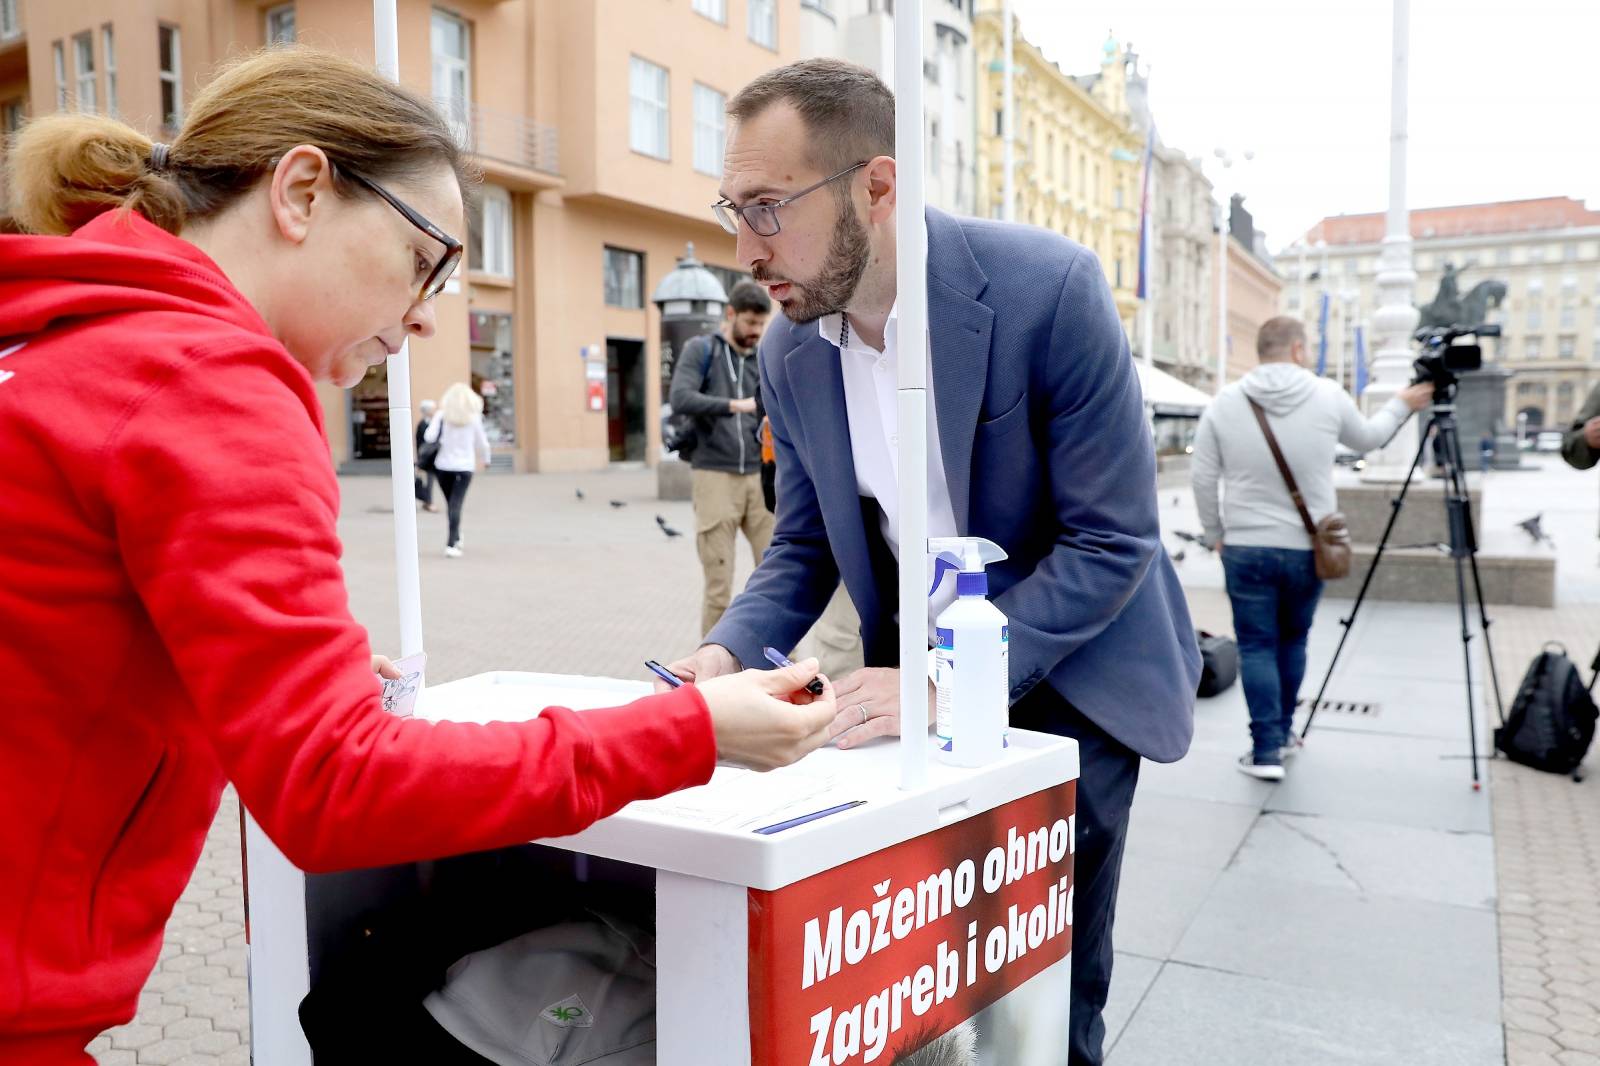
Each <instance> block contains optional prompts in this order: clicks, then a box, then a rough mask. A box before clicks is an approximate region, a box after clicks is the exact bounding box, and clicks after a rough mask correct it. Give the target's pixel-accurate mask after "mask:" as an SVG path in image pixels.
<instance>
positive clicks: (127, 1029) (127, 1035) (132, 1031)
mask: <svg viewBox="0 0 1600 1066" xmlns="http://www.w3.org/2000/svg"><path fill="white" fill-rule="evenodd" d="M107 1035H108V1036H109V1037H110V1038H111V1046H112V1047H114V1048H128V1049H131V1050H134V1051H137V1050H139V1049H140V1048H145V1047H149V1046H150V1045H151V1044H154V1043H155V1042H156V1041H158V1040H160V1039H161V1027H160V1026H158V1025H144V1024H141V1023H140V1022H138V1021H135V1022H133V1023H132V1024H131V1025H124V1026H122V1027H120V1028H117V1029H113V1030H111V1032H110V1033H108V1034H107Z"/></svg>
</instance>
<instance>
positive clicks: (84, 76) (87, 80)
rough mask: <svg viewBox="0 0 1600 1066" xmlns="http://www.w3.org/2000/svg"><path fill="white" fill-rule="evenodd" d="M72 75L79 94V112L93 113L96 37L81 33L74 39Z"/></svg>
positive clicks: (94, 104)
mask: <svg viewBox="0 0 1600 1066" xmlns="http://www.w3.org/2000/svg"><path fill="white" fill-rule="evenodd" d="M72 73H73V79H74V82H73V84H74V88H75V89H76V91H77V94H78V100H77V105H78V110H79V111H93V110H95V108H96V106H97V105H96V101H95V91H94V84H95V83H94V36H93V35H92V34H88V33H80V34H78V35H77V36H76V37H74V38H72Z"/></svg>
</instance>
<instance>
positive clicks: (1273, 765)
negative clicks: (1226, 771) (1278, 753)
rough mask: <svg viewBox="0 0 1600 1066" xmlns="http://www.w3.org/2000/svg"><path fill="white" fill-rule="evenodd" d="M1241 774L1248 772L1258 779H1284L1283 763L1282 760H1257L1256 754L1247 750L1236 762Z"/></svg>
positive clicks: (1247, 773)
mask: <svg viewBox="0 0 1600 1066" xmlns="http://www.w3.org/2000/svg"><path fill="white" fill-rule="evenodd" d="M1234 765H1235V766H1237V767H1238V768H1239V772H1240V773H1241V774H1246V775H1248V776H1250V777H1253V778H1255V779H1256V780H1257V781H1282V780H1283V764H1282V763H1281V762H1256V759H1255V756H1254V755H1252V754H1251V753H1250V752H1248V751H1247V752H1245V753H1244V754H1243V755H1241V756H1239V761H1238V762H1237V763H1235V764H1234Z"/></svg>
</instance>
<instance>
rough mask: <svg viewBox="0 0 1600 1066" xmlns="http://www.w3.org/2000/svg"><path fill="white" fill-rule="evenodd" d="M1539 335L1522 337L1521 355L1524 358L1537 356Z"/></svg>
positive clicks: (1535, 357)
mask: <svg viewBox="0 0 1600 1066" xmlns="http://www.w3.org/2000/svg"><path fill="white" fill-rule="evenodd" d="M1541 339H1542V338H1539V337H1524V338H1523V339H1522V356H1523V358H1525V359H1537V358H1539V341H1540V340H1541Z"/></svg>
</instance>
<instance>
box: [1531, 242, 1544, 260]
mask: <svg viewBox="0 0 1600 1066" xmlns="http://www.w3.org/2000/svg"><path fill="white" fill-rule="evenodd" d="M1528 262H1530V263H1542V262H1544V245H1542V244H1535V245H1533V246H1532V247H1531V248H1529V249H1528Z"/></svg>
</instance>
